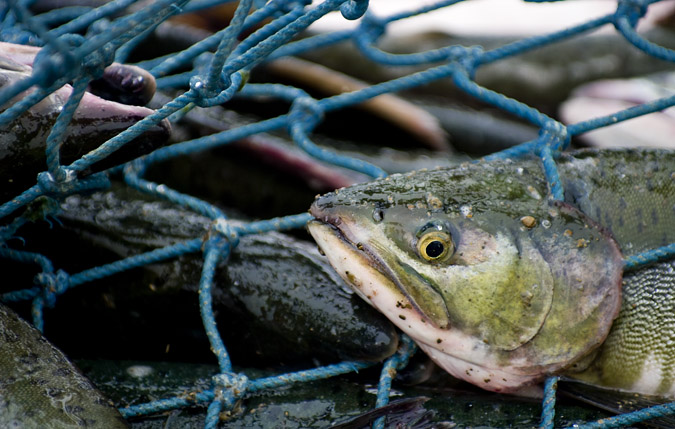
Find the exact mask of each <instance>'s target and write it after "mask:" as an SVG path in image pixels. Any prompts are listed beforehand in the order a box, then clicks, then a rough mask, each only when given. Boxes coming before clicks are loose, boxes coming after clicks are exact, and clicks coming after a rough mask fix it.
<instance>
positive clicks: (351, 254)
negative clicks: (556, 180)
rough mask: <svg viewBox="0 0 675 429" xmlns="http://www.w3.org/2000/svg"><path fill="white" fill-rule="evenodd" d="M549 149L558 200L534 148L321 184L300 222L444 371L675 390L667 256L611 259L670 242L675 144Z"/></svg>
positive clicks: (520, 381)
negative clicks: (628, 268) (555, 154)
mask: <svg viewBox="0 0 675 429" xmlns="http://www.w3.org/2000/svg"><path fill="white" fill-rule="evenodd" d="M557 162H558V169H559V174H560V177H561V181H562V186H563V189H564V190H565V193H564V195H565V201H563V202H556V201H552V200H550V199H549V198H548V197H547V196H548V186H547V182H546V180H545V178H544V174H543V170H542V167H541V164H540V161H539V160H538V159H534V158H532V159H529V160H522V161H521V160H519V161H510V160H506V161H492V162H484V161H481V162H478V163H475V164H463V165H462V166H459V167H457V168H450V169H437V170H430V171H417V172H413V173H409V174H405V175H393V176H390V177H388V178H385V179H382V180H379V181H375V182H372V183H369V184H362V185H356V186H353V187H350V188H345V189H341V190H338V191H336V192H334V193H330V194H327V195H325V196H322V197H319V198H318V199H317V200H316V202H315V203H314V205H313V206H312V208H311V213H312V214H313V215H314V216H315V217H316V218H317V220H316V221H313V222H311V223H310V225H309V229H310V232H311V233H312V235H313V236H314V237H315V239H317V241H318V242H319V245H320V247H322V248H323V249H324V252H325V253H326V254H327V256H328V258H329V260H330V262H331V264H332V265H333V266H334V267H336V269H337V271H338V273H340V274H341V275H342V276H343V278H345V279H346V280H348V281H349V282H350V283H351V284H352V285H353V286H354V287H355V289H356V290H357V291H358V292H359V294H360V295H362V297H364V298H365V299H366V300H367V301H368V302H370V303H371V304H372V305H374V306H375V307H376V308H378V309H379V310H380V311H382V312H384V313H385V314H386V315H387V316H388V317H389V318H390V320H392V321H393V322H394V323H395V324H396V325H397V326H398V327H399V328H401V329H402V330H403V331H404V332H406V333H408V334H409V335H410V336H411V337H412V338H414V339H415V340H416V341H417V343H418V344H419V345H420V347H421V348H422V349H423V350H425V351H426V352H427V353H428V354H429V355H430V356H431V357H432V359H434V360H435V361H436V363H438V364H439V365H440V366H441V367H443V368H445V369H446V370H447V371H448V372H450V373H451V374H453V375H455V376H456V377H459V378H463V379H465V380H467V381H470V382H472V383H474V384H476V385H478V386H480V387H483V388H485V389H488V390H493V391H502V392H518V393H521V394H527V393H533V392H534V391H533V390H532V389H530V387H529V386H532V385H533V384H536V383H538V382H539V381H541V380H542V379H543V378H545V377H546V376H548V375H550V374H560V373H565V374H567V375H569V376H571V377H576V378H579V379H582V380H585V381H587V382H590V383H593V384H597V385H599V386H602V387H609V388H614V389H622V390H626V391H634V392H639V393H644V394H655V395H661V396H669V397H672V396H675V387H674V383H673V381H674V380H675V378H673V376H672V375H671V370H670V368H672V367H673V364H674V363H675V349H674V348H673V344H675V343H674V342H673V338H672V337H673V333H674V332H675V326H674V325H675V323H674V322H673V321H672V317H671V316H670V315H671V314H672V306H673V304H674V303H675V296H673V295H672V289H673V286H674V283H673V280H674V277H673V274H672V273H673V269H674V267H673V262H672V261H665V262H662V263H659V264H655V265H651V266H648V267H643V268H641V269H639V270H637V271H635V272H628V273H625V275H623V257H627V256H631V255H635V254H638V253H640V252H643V251H645V250H649V249H654V248H658V247H661V246H664V245H667V244H670V243H673V242H675V211H674V210H675V153H674V152H670V151H665V150H617V151H597V150H586V151H579V152H575V153H573V154H569V155H562V156H561V157H560V158H559V159H558V161H557ZM622 275H623V286H622ZM622 294H623V299H622ZM615 319H616V320H615ZM610 329H611V331H610Z"/></svg>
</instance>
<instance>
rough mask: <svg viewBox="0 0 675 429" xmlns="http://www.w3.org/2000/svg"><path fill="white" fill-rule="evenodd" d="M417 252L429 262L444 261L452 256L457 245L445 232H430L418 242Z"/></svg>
mask: <svg viewBox="0 0 675 429" xmlns="http://www.w3.org/2000/svg"><path fill="white" fill-rule="evenodd" d="M417 251H418V253H419V254H420V256H421V257H422V258H423V259H424V260H425V261H428V262H438V261H444V260H446V259H447V258H448V257H450V256H452V254H453V253H454V251H455V245H454V244H453V242H452V237H451V236H450V234H448V233H447V232H445V231H429V232H428V233H426V234H424V235H423V236H422V237H420V239H419V240H418V241H417Z"/></svg>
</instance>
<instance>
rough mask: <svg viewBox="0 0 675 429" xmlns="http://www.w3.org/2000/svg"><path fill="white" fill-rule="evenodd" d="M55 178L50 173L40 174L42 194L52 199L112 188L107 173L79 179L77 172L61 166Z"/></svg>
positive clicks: (39, 181) (39, 183)
mask: <svg viewBox="0 0 675 429" xmlns="http://www.w3.org/2000/svg"><path fill="white" fill-rule="evenodd" d="M56 176H57V177H54V176H53V175H52V174H51V173H50V172H48V171H43V172H41V173H38V176H37V185H38V186H39V187H40V190H41V191H42V193H43V194H44V195H46V196H48V197H51V198H55V199H58V198H62V197H66V196H68V195H72V194H74V193H78V192H85V191H95V190H99V189H105V188H107V187H109V186H110V180H109V179H108V175H107V174H106V173H105V172H99V173H95V174H91V175H89V176H86V177H83V178H79V177H77V172H76V171H75V170H72V169H69V168H66V167H64V166H60V167H59V168H58V171H57V172H56Z"/></svg>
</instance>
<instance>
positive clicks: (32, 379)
mask: <svg viewBox="0 0 675 429" xmlns="http://www.w3.org/2000/svg"><path fill="white" fill-rule="evenodd" d="M0 427H3V428H9V427H16V428H18V427H21V428H46V427H49V428H56V427H58V428H79V427H88V428H110V429H113V428H126V427H128V425H127V423H126V422H125V420H124V418H123V417H122V415H121V414H120V413H119V411H118V410H117V409H116V408H115V407H114V406H113V404H112V402H110V400H109V399H107V398H106V397H105V396H104V395H103V394H102V393H101V392H99V391H98V390H97V389H96V388H95V387H94V385H93V384H92V383H91V381H89V379H87V378H86V377H85V376H84V375H82V373H81V372H80V371H79V370H78V369H77V368H75V366H74V365H73V364H72V363H70V361H69V360H68V358H66V356H65V355H64V354H63V353H62V352H61V351H60V350H59V349H57V348H56V347H55V346H54V345H52V344H51V343H50V342H49V341H47V340H46V339H45V338H44V337H43V336H42V335H41V334H40V332H39V331H38V330H37V329H35V328H34V327H33V326H31V325H29V324H28V323H27V322H26V321H24V320H23V319H21V318H20V317H19V316H18V315H17V314H16V313H14V312H13V311H12V310H10V309H9V308H8V307H6V306H5V305H3V304H1V303H0Z"/></svg>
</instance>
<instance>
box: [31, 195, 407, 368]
mask: <svg viewBox="0 0 675 429" xmlns="http://www.w3.org/2000/svg"><path fill="white" fill-rule="evenodd" d="M113 189H114V190H113V191H110V192H100V193H95V194H92V195H89V196H72V197H69V198H67V199H66V201H65V203H64V204H63V206H62V211H61V213H60V215H59V217H58V218H59V221H60V224H59V225H54V227H52V228H50V229H49V230H47V225H46V224H45V226H44V229H36V230H35V231H34V232H31V233H30V234H29V233H28V231H23V232H22V231H19V234H21V235H22V237H24V238H25V240H26V243H27V245H28V246H31V245H35V246H41V247H39V248H35V249H33V250H34V251H36V252H39V253H41V254H44V255H46V256H47V257H49V258H50V259H52V260H53V261H54V264H55V265H57V266H59V267H61V268H62V269H64V270H66V271H68V272H70V273H75V272H78V270H81V269H86V268H91V267H96V266H100V265H103V264H105V263H109V262H114V261H118V260H120V259H123V258H126V257H130V256H135V255H140V254H142V253H145V252H149V251H152V250H155V249H158V248H162V247H165V246H169V245H173V244H176V243H180V242H185V241H188V240H195V239H197V240H200V239H201V238H202V237H204V236H205V234H207V232H208V230H209V227H210V225H211V223H212V222H211V220H210V219H208V218H205V217H203V216H201V215H198V214H196V213H193V212H190V211H188V210H185V209H183V208H181V207H179V206H176V205H173V204H171V203H169V202H166V201H161V200H157V199H155V198H151V197H149V196H147V195H143V194H141V193H140V192H137V191H134V190H131V189H125V188H123V187H121V186H116V185H114V187H113ZM234 222H235V223H237V221H234ZM44 234H49V236H50V237H51V238H52V239H51V240H50V241H48V242H47V241H45V240H43V239H42V237H44ZM63 242H68V243H70V245H71V247H72V248H73V250H72V251H70V252H69V253H68V255H67V257H66V258H61V257H60V254H61V253H62V251H61V250H60V249H61V248H60V246H61V244H60V243H63ZM62 259H63V260H62ZM202 268H203V255H202V253H201V251H200V250H199V249H197V250H196V251H195V252H194V253H188V254H185V255H183V256H181V257H177V258H171V259H168V260H166V261H162V262H159V263H154V264H150V265H145V266H143V267H141V268H138V269H135V270H131V271H127V272H124V273H121V274H118V275H115V276H111V277H106V278H103V279H101V280H99V281H97V282H93V283H91V284H86V285H82V286H78V287H76V288H72V289H71V290H69V291H68V292H67V293H65V294H64V295H63V296H61V297H60V298H59V299H58V302H57V304H56V306H55V307H54V308H53V309H51V310H48V311H47V312H46V316H45V317H46V320H45V332H46V335H47V336H48V337H49V338H50V339H51V340H52V341H54V343H55V344H57V345H59V346H60V347H61V348H62V349H63V350H65V351H66V352H68V353H69V355H71V356H73V357H79V358H82V357H86V358H96V357H105V358H108V359H113V358H115V359H148V360H160V361H163V360H182V361H187V362H202V361H206V362H211V361H212V359H213V355H212V353H211V352H210V350H209V343H208V340H207V338H206V335H205V332H204V327H203V322H202V320H201V317H200V311H199V297H198V289H199V281H200V277H201V272H202ZM27 278H28V280H30V278H31V277H27ZM213 303H214V304H213V305H214V312H215V314H216V320H217V323H218V326H219V328H220V332H221V335H222V337H223V339H224V342H225V345H226V346H227V349H228V351H229V353H230V354H231V356H232V360H233V362H234V364H241V363H245V364H246V365H279V364H280V363H284V364H288V365H298V364H301V363H304V364H306V363H308V362H311V361H312V359H320V360H325V361H326V362H337V361H339V360H380V359H384V358H386V357H387V356H389V355H391V354H392V353H394V352H395V351H396V347H397V345H398V335H397V333H396V331H395V329H394V327H393V325H392V324H391V323H390V322H389V321H388V320H387V319H386V318H384V317H382V315H381V314H379V313H378V312H377V311H375V310H373V309H372V308H370V307H369V306H367V305H364V304H363V303H362V302H361V301H360V299H358V297H356V296H355V295H354V294H352V293H350V290H349V287H348V286H347V285H346V284H345V283H344V282H343V280H342V279H341V278H340V277H339V276H337V275H336V274H335V272H334V271H333V270H332V268H331V267H330V266H329V265H328V264H327V262H326V260H325V258H323V257H322V256H321V255H319V253H318V251H317V249H316V246H315V245H314V244H312V243H309V242H306V241H302V240H298V239H295V238H293V237H291V236H289V235H286V234H281V233H266V234H257V235H248V236H244V237H241V239H240V241H239V244H238V246H237V247H236V248H235V249H234V250H233V251H232V254H231V255H230V256H229V258H228V259H227V260H224V261H222V262H221V263H220V265H219V267H218V269H217V270H216V274H215V286H214V288H213ZM82 320H96V321H97V322H95V323H92V325H91V326H83V325H82V323H81V321H82ZM74 332H77V333H78V334H77V335H74V334H73V333H74ZM83 336H84V337H90V339H89V340H88V342H87V344H86V345H85V344H82V343H81V341H80V340H79V339H80V338H81V337H83Z"/></svg>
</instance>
